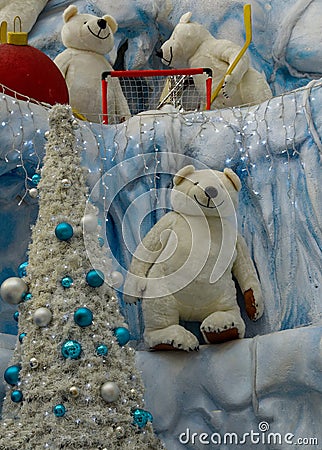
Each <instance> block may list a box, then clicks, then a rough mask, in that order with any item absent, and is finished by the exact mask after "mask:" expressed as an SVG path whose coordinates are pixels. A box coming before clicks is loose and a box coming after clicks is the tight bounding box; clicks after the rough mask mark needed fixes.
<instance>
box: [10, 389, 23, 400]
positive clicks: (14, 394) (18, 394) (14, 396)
mask: <svg viewBox="0 0 322 450" xmlns="http://www.w3.org/2000/svg"><path fill="white" fill-rule="evenodd" d="M10 397H11V400H12V401H13V402H15V403H20V402H22V398H23V395H22V392H21V391H19V390H15V391H12V392H11V396H10Z"/></svg>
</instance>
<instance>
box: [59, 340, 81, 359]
mask: <svg viewBox="0 0 322 450" xmlns="http://www.w3.org/2000/svg"><path fill="white" fill-rule="evenodd" d="M81 352H82V346H81V345H80V343H79V342H77V341H73V340H70V341H65V342H64V344H63V345H62V348H61V354H62V355H63V357H64V358H66V359H68V358H69V359H78V358H79V357H80V354H81Z"/></svg>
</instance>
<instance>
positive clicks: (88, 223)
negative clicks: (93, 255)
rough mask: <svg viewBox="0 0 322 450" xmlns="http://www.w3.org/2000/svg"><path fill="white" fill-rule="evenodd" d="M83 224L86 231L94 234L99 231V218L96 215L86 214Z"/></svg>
mask: <svg viewBox="0 0 322 450" xmlns="http://www.w3.org/2000/svg"><path fill="white" fill-rule="evenodd" d="M81 223H82V227H83V229H84V231H88V232H93V231H96V230H97V217H96V216H94V214H86V215H85V216H84V217H83V218H82V220H81Z"/></svg>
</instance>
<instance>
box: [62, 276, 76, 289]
mask: <svg viewBox="0 0 322 450" xmlns="http://www.w3.org/2000/svg"><path fill="white" fill-rule="evenodd" d="M72 284H73V279H72V278H71V277H68V276H67V277H64V278H62V279H61V285H62V286H63V287H64V288H70V287H71V285H72Z"/></svg>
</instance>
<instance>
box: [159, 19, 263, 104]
mask: <svg viewBox="0 0 322 450" xmlns="http://www.w3.org/2000/svg"><path fill="white" fill-rule="evenodd" d="M191 15H192V14H191V12H187V13H186V14H184V15H183V16H182V17H181V19H180V22H179V23H178V24H177V25H176V27H175V28H174V30H173V33H172V35H171V36H170V38H169V39H168V40H167V41H166V42H164V44H163V45H162V47H161V49H160V50H159V51H158V52H157V54H158V56H159V57H161V58H162V62H163V63H164V64H166V65H167V66H169V67H172V68H175V69H179V68H185V67H203V68H210V69H212V78H213V91H214V90H215V88H216V87H217V85H218V83H219V82H220V81H221V80H222V79H223V77H224V76H225V74H226V72H227V69H228V67H229V66H230V64H231V63H232V62H233V61H234V59H235V57H236V56H237V55H238V53H239V51H240V47H239V46H238V45H236V44H235V43H233V42H231V41H228V40H225V39H216V38H214V37H213V36H212V35H211V34H210V33H209V31H208V30H207V29H206V28H205V27H203V26H202V25H200V24H199V23H195V22H190V18H191ZM205 77H206V75H196V76H194V82H195V85H196V88H197V90H198V91H199V92H200V93H201V94H204V92H205ZM271 97H272V93H271V90H270V87H269V85H268V84H267V81H266V79H265V77H264V76H263V75H262V74H260V73H259V72H257V71H256V70H255V69H253V68H252V67H250V65H249V58H248V56H247V55H246V54H244V55H243V57H242V58H241V60H240V61H239V62H238V64H237V66H236V67H235V69H234V70H233V72H232V74H231V75H228V76H226V78H225V83H224V86H223V88H222V90H221V93H220V94H219V95H218V96H217V98H216V99H215V100H214V102H213V103H212V109H214V108H226V107H232V106H238V105H246V104H247V105H252V104H258V103H261V102H263V101H265V100H267V99H269V98H271Z"/></svg>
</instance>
